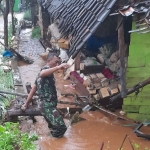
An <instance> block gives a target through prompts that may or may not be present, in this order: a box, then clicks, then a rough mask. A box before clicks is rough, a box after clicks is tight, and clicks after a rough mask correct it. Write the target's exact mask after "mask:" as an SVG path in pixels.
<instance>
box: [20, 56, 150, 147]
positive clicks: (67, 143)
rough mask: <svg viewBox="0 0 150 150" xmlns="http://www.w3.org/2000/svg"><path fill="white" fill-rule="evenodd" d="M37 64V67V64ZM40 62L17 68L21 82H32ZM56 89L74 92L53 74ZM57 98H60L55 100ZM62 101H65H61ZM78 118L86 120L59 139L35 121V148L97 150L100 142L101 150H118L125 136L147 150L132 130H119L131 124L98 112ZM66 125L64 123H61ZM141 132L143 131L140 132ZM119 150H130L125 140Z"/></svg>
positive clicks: (146, 144) (44, 125) (142, 140)
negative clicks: (121, 148)
mask: <svg viewBox="0 0 150 150" xmlns="http://www.w3.org/2000/svg"><path fill="white" fill-rule="evenodd" d="M40 63H41V64H40ZM42 65H44V62H42V60H41V59H40V58H39V59H38V60H35V62H34V64H31V65H20V67H19V70H20V73H21V77H22V81H23V83H24V84H25V83H26V82H31V83H32V85H33V83H34V80H35V78H36V75H37V73H38V72H39V70H40V67H41V66H42ZM55 78H56V85H57V89H58V90H59V91H61V92H62V93H64V92H66V93H67V92H75V91H74V90H72V89H68V88H65V87H64V86H63V85H64V84H69V83H70V82H69V81H64V80H63V74H62V73H60V72H57V73H55ZM59 98H61V97H60V96H59ZM65 100H66V99H65ZM58 107H66V105H58ZM80 117H82V118H85V119H86V120H84V121H80V122H78V123H76V124H73V125H72V126H68V129H67V131H66V133H65V135H64V137H63V138H60V139H56V138H53V137H50V136H49V135H48V134H49V133H50V131H49V129H48V127H47V123H46V122H45V120H44V118H43V117H40V116H39V117H36V119H37V122H36V123H35V130H36V132H37V134H38V136H39V141H38V143H39V147H40V149H41V150H99V149H100V147H101V144H102V142H104V148H103V150H118V149H119V147H120V146H121V143H122V142H123V139H124V137H125V135H126V134H127V135H128V136H129V137H130V140H131V141H132V142H133V143H136V144H138V145H139V146H140V150H144V149H145V148H146V147H148V148H150V143H149V141H147V140H145V139H142V138H138V137H136V135H135V134H134V133H133V130H134V128H135V127H123V125H124V124H130V123H131V122H127V121H123V120H117V119H116V118H112V117H111V116H108V115H107V114H104V113H103V112H101V111H90V112H83V113H82V114H80ZM65 122H66V124H67V125H68V123H69V122H68V120H65ZM143 129H144V128H143ZM144 132H147V133H150V128H148V127H147V128H146V129H144ZM123 150H132V148H131V145H130V143H129V140H128V139H126V141H125V143H124V145H123Z"/></svg>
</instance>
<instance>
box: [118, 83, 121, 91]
mask: <svg viewBox="0 0 150 150" xmlns="http://www.w3.org/2000/svg"><path fill="white" fill-rule="evenodd" d="M118 89H119V91H120V92H121V85H120V84H118Z"/></svg>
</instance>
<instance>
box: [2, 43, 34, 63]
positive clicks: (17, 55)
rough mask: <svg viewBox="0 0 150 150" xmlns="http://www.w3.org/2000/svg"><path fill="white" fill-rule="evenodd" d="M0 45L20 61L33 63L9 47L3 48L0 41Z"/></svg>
mask: <svg viewBox="0 0 150 150" xmlns="http://www.w3.org/2000/svg"><path fill="white" fill-rule="evenodd" d="M0 44H1V45H3V46H4V47H5V49H7V50H10V51H11V52H12V53H13V54H14V55H15V56H16V57H17V58H18V59H19V60H20V61H23V62H25V63H28V64H32V63H33V62H34V61H33V60H31V59H30V58H28V57H23V56H22V55H20V54H19V53H17V52H16V51H15V50H14V49H13V48H11V47H10V48H9V47H7V46H5V45H4V44H3V43H2V42H1V41H0Z"/></svg>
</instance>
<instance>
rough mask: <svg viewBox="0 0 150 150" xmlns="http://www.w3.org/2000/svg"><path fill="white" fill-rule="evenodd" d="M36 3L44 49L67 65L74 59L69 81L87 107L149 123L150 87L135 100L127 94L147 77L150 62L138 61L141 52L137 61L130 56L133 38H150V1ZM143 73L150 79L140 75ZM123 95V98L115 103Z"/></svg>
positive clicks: (51, 0) (59, 0)
mask: <svg viewBox="0 0 150 150" xmlns="http://www.w3.org/2000/svg"><path fill="white" fill-rule="evenodd" d="M37 2H38V4H39V22H38V23H39V26H40V28H41V33H42V39H41V43H42V44H43V46H44V47H45V48H48V47H50V48H51V47H52V48H53V49H57V50H60V54H62V58H63V60H64V61H66V60H68V59H69V61H68V63H69V64H70V65H71V67H70V69H69V70H67V72H66V75H65V77H64V78H65V79H67V78H68V77H70V79H71V82H72V83H73V84H72V86H75V89H76V90H77V91H78V93H79V94H80V95H81V96H86V97H89V99H88V100H87V101H88V103H91V104H94V105H95V106H98V105H99V104H100V105H102V106H105V107H107V108H109V109H112V110H114V109H116V108H121V107H122V109H123V110H124V111H125V113H126V115H127V117H129V118H131V119H135V120H137V121H143V120H144V119H145V118H146V119H149V120H150V111H149V110H150V109H149V108H150V102H148V97H149V96H150V95H149V93H148V86H147V87H144V89H143V90H142V92H140V91H139V89H134V90H133V92H136V94H137V95H136V98H135V96H134V95H133V96H132V95H129V96H128V94H130V93H129V92H128V90H127V88H129V87H132V86H134V85H135V84H137V83H139V82H140V81H143V80H145V79H146V77H148V70H149V69H148V70H147V68H146V63H147V64H149V63H148V59H146V61H145V58H144V59H143V58H142V57H141V55H139V56H138V52H137V51H138V50H137V49H136V50H134V51H136V52H134V53H137V54H136V57H133V56H132V55H131V53H130V46H131V38H130V36H131V33H133V34H134V32H138V33H141V34H144V35H145V34H146V33H148V32H150V29H149V25H150V18H149V13H150V1H142V0H141V1H140V0H128V1H127V0H91V1H90V0H76V1H75V0H37ZM133 22H136V24H134V26H135V25H136V29H135V30H132V26H133ZM139 36H140V35H139ZM43 41H46V44H44V42H43ZM50 45H51V46H50ZM141 51H142V49H141ZM146 52H147V50H146ZM132 54H133V52H132ZM139 60H140V61H139ZM141 67H142V68H141ZM143 67H144V68H143ZM147 67H148V66H147ZM143 69H145V70H146V72H147V74H146V73H145V72H143ZM138 71H139V72H143V74H145V75H143V74H141V73H140V75H136V73H137V72H138ZM128 83H129V84H128ZM118 93H119V94H120V97H117V98H114V100H111V97H113V96H115V95H117V94H118ZM145 95H146V96H145ZM148 95H149V96H148ZM83 103H84V101H83ZM83 105H84V104H83Z"/></svg>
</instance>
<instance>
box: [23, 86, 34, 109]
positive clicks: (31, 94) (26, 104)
mask: <svg viewBox="0 0 150 150" xmlns="http://www.w3.org/2000/svg"><path fill="white" fill-rule="evenodd" d="M36 90H37V88H36V85H34V86H33V87H32V89H31V91H30V93H29V95H28V97H27V100H26V102H25V104H24V105H22V107H21V109H22V110H24V111H25V110H26V108H27V107H28V105H29V103H30V102H31V100H32V97H33V95H34V94H35V92H36Z"/></svg>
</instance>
